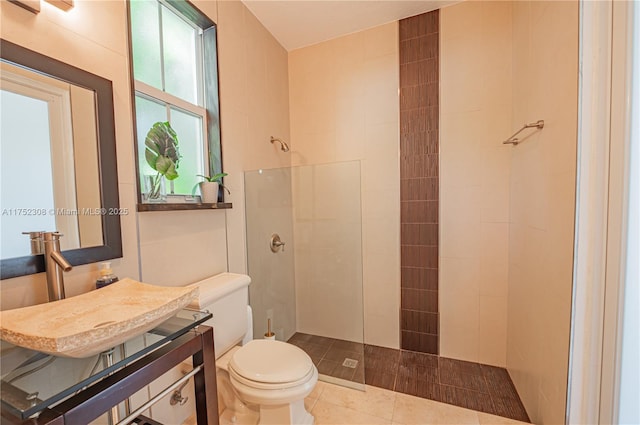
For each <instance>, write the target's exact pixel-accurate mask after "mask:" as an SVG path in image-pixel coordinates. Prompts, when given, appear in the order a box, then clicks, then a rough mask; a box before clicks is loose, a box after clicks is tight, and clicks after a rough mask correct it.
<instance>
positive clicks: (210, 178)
mask: <svg viewBox="0 0 640 425" xmlns="http://www.w3.org/2000/svg"><path fill="white" fill-rule="evenodd" d="M228 175H229V174H227V173H217V174H214V175H212V176H203V175H202V174H196V176H198V177H202V178H203V179H204V181H207V182H209V183H218V184H219V185H220V186H221V187H222V188H224V190H226V191H227V193H228V194H229V195H231V192H230V191H229V189H227V187H226V186H225V185H223V184H222V178H223V177H226V176H228ZM199 184H200V183H196V184H195V185H194V186H193V189H191V195H192V196H195V194H196V189H197V187H198V185H199Z"/></svg>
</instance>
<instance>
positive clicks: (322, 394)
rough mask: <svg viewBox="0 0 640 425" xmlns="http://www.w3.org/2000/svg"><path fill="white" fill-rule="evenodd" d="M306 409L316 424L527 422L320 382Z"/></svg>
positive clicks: (506, 424)
mask: <svg viewBox="0 0 640 425" xmlns="http://www.w3.org/2000/svg"><path fill="white" fill-rule="evenodd" d="M305 406H306V407H307V409H308V410H309V411H310V412H311V413H312V414H313V415H314V416H315V420H316V421H315V423H316V425H329V424H332V425H338V424H340V425H357V424H367V425H374V424H393V425H413V424H416V425H418V424H430V425H440V424H460V425H485V424H486V425H509V424H514V425H515V424H523V423H524V422H519V421H515V420H512V419H506V418H503V417H500V416H494V415H490V414H487V413H482V412H476V411H474V410H469V409H465V408H462V407H457V406H452V405H450V404H445V403H440V402H437V401H433V400H427V399H424V398H420V397H414V396H411V395H407V394H402V393H397V392H394V391H389V390H385V389H382V388H377V387H373V386H370V385H367V386H366V391H359V390H353V389H350V388H345V387H342V386H338V385H333V384H329V383H326V382H318V385H317V386H316V388H315V389H314V390H313V392H312V393H311V394H310V395H309V397H307V398H306V399H305Z"/></svg>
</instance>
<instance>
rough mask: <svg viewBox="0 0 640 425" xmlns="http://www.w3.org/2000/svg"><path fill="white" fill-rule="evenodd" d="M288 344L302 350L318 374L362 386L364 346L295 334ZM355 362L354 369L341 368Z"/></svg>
mask: <svg viewBox="0 0 640 425" xmlns="http://www.w3.org/2000/svg"><path fill="white" fill-rule="evenodd" d="M288 342H289V343H291V344H294V345H297V346H298V347H300V348H302V349H303V350H304V351H305V352H306V353H307V354H308V355H309V357H311V360H313V364H315V365H316V367H317V368H318V373H320V374H322V375H328V376H332V377H334V378H339V379H345V380H347V381H352V382H357V383H359V384H364V383H365V382H364V368H365V365H364V361H363V360H364V344H360V343H357V342H351V341H344V340H341V339H334V338H327V337H323V336H317V335H309V334H304V333H300V332H296V333H295V334H294V335H293V336H292V337H291V338H289V341H288ZM347 359H349V360H355V361H357V362H358V363H357V364H356V365H355V367H348V366H343V363H344V361H345V360H347Z"/></svg>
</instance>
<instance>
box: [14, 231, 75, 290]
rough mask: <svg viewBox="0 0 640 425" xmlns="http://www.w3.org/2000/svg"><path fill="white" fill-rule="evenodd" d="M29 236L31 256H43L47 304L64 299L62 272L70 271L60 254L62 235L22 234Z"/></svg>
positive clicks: (51, 233) (53, 233)
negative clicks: (47, 296)
mask: <svg viewBox="0 0 640 425" xmlns="http://www.w3.org/2000/svg"><path fill="white" fill-rule="evenodd" d="M22 234H24V235H29V239H30V241H31V255H39V254H43V251H44V268H45V271H46V273H47V291H48V293H49V302H51V301H58V300H62V299H64V298H65V295H64V278H63V276H62V272H63V271H64V272H68V271H69V270H71V269H72V266H71V264H69V262H68V261H67V259H66V258H64V257H63V256H62V253H61V252H60V238H61V237H62V234H60V233H58V232H40V231H38V232H22Z"/></svg>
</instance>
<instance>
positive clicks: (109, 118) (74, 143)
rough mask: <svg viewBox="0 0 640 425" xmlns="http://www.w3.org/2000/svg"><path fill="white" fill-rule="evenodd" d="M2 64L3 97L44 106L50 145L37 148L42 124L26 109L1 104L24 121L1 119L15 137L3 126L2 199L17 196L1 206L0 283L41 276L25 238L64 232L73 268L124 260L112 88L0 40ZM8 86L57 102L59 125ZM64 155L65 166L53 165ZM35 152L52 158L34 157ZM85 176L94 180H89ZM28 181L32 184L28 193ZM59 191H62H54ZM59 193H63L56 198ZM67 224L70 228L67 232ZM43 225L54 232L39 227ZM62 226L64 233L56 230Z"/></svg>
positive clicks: (65, 249) (36, 257)
mask: <svg viewBox="0 0 640 425" xmlns="http://www.w3.org/2000/svg"><path fill="white" fill-rule="evenodd" d="M0 65H1V66H2V69H0V77H2V87H1V88H2V95H3V96H5V95H6V96H7V97H12V96H13V98H15V99H17V100H16V102H17V103H16V104H18V103H19V102H20V99H23V100H25V102H27V103H28V102H30V101H33V102H32V103H38V102H40V103H42V104H43V105H45V106H43V108H44V111H45V112H44V114H43V116H44V120H43V121H42V126H43V127H45V128H46V130H45V131H44V133H46V137H45V141H49V140H50V145H47V146H45V147H44V148H40V149H36V148H34V147H33V146H32V141H31V138H30V137H29V135H30V134H31V133H29V132H30V131H31V128H32V127H37V126H38V125H40V124H39V122H37V121H35V120H36V116H35V113H32V112H31V111H32V109H28V108H27V109H24V110H21V111H24V112H20V113H18V112H15V111H17V110H18V108H17V107H16V108H13V107H11V108H7V107H6V106H7V103H5V101H6V98H4V97H3V110H6V111H10V112H11V113H16V114H21V115H15V119H9V118H8V117H7V116H4V113H3V119H6V120H7V121H6V123H7V124H8V123H13V124H14V125H13V126H14V128H15V129H14V132H13V133H5V131H7V132H8V131H9V130H8V129H6V128H5V127H11V126H10V125H6V126H5V125H4V124H5V123H3V126H2V131H3V134H2V140H3V142H2V143H3V144H2V149H3V152H2V155H1V157H2V162H3V164H2V171H3V175H2V180H3V181H4V183H2V186H3V190H2V192H3V193H4V192H10V191H11V190H12V189H15V190H14V192H15V196H14V198H13V200H7V199H5V198H3V199H2V200H0V202H1V203H2V205H0V209H1V211H0V213H2V219H3V222H2V232H1V238H2V249H1V250H0V256H1V257H2V258H1V259H0V279H9V278H13V277H18V276H24V275H29V274H35V273H41V272H44V271H45V262H44V255H42V254H40V255H24V254H25V253H24V252H23V249H27V250H29V247H30V241H29V237H28V236H26V235H24V236H23V235H22V232H30V231H54V230H58V231H61V232H62V233H65V232H68V233H69V238H68V239H67V240H68V243H67V245H66V246H65V245H63V246H62V254H63V255H64V257H65V258H66V259H67V260H68V261H69V262H70V263H71V264H72V265H81V264H89V263H94V262H98V261H102V260H108V259H114V258H120V257H122V235H121V226H120V215H121V214H123V213H129V211H124V212H123V211H122V210H121V209H120V203H119V195H118V172H117V163H116V144H115V123H114V105H113V86H112V82H111V81H109V80H107V79H104V78H102V77H99V76H97V75H94V74H91V73H89V72H87V71H84V70H82V69H79V68H76V67H74V66H71V65H69V64H66V63H63V62H60V61H58V60H56V59H53V58H50V57H48V56H45V55H42V54H40V53H37V52H34V51H32V50H29V49H26V48H24V47H21V46H19V45H17V44H14V43H12V42H9V41H6V40H0ZM49 81H50V82H49ZM59 86H62V88H60V87H59ZM13 87H23V88H24V87H26V89H25V92H24V93H31V92H34V93H41V92H42V93H46V94H45V97H46V96H49V93H53V95H52V97H53V98H56V96H57V97H59V98H60V99H62V101H61V102H59V103H61V104H62V105H63V106H61V107H60V108H59V109H60V111H62V112H60V113H59V114H58V115H60V116H62V118H60V119H58V118H52V117H54V115H52V112H51V109H52V107H51V106H49V107H47V106H46V105H47V102H46V101H40V100H41V99H38V96H39V95H38V94H36V95H34V96H30V95H29V94H26V95H25V94H23V93H22V92H21V91H20V90H22V89H17V90H14V89H13ZM65 87H66V88H65ZM83 99H84V100H83ZM53 103H55V101H52V103H51V104H53ZM65 105H66V106H65ZM72 105H75V106H76V108H75V110H71V106H72ZM78 105H80V106H79V107H78ZM67 106H68V107H67ZM47 108H48V109H47ZM65 108H66V109H68V110H65ZM47 111H48V112H47ZM87 111H88V112H87ZM7 113H9V112H7ZM58 115H55V117H57V116H58ZM23 120H24V121H23ZM56 120H57V121H56ZM84 121H86V122H84ZM34 122H35V123H34ZM56 122H57V124H56ZM21 123H22V124H21ZM25 124H26V125H25ZM58 133H59V134H62V137H60V139H61V140H63V143H66V145H64V146H66V147H63V148H59V146H58V145H57V144H56V143H58V142H56V143H54V134H58ZM61 151H62V152H63V153H64V155H62V156H64V159H63V160H60V159H59V158H58V155H60V152H61ZM40 153H42V154H46V155H49V156H47V157H45V158H44V159H43V158H36V155H39V154H40ZM27 161H28V162H27ZM38 164H40V165H42V166H39V165H38ZM10 167H13V168H11V170H14V171H15V173H18V172H19V171H21V170H26V171H25V172H24V174H23V175H17V176H16V175H14V172H12V171H8V170H9V168H10ZM43 168H44V172H43V173H42V174H41V177H39V178H33V174H34V173H36V172H38V170H40V169H43ZM47 168H48V169H47ZM87 170H88V171H87ZM87 173H88V174H87ZM89 174H90V175H91V177H87V175H89ZM42 176H44V177H42ZM47 176H48V178H47ZM28 180H30V181H32V185H31V186H29V184H28V183H29V182H28ZM33 182H35V184H34V183H33ZM42 186H44V187H48V188H49V190H50V191H51V192H53V193H51V194H50V195H49V194H48V193H46V190H45V191H44V194H34V191H40V190H41V187H42ZM60 187H63V188H66V189H61V190H59V188H60ZM16 188H17V189H16ZM57 192H65V193H66V194H64V195H62V198H60V196H59V195H60V194H59V193H57ZM38 193H39V192H38ZM2 196H4V194H3V195H2ZM49 198H51V199H49ZM46 199H49V201H47V202H49V203H48V204H46V202H45V200H46ZM60 199H62V200H63V201H60ZM85 199H86V200H85ZM65 200H66V201H65ZM23 201H24V205H22V203H23ZM65 202H70V203H71V204H66V203H65ZM45 204H46V205H45ZM131 213H133V212H131ZM18 216H33V217H38V216H40V217H41V218H42V217H45V216H49V217H50V216H54V218H53V221H51V220H52V219H51V218H48V220H49V221H48V223H53V224H49V225H46V224H42V223H44V222H43V221H33V222H29V221H20V222H17V221H10V220H9V219H10V218H16V217H18ZM60 217H61V218H60ZM59 218H60V219H59ZM5 219H6V220H5ZM64 220H66V222H67V223H71V224H70V225H69V226H67V225H66V224H64ZM17 223H19V224H17ZM24 223H27V224H24ZM31 223H34V224H31ZM60 223H62V224H60ZM74 223H75V224H74ZM45 226H46V227H50V226H53V227H55V228H43V227H45ZM61 226H62V227H67V228H62V229H61V228H60V227H61ZM18 235H19V236H18ZM5 238H13V242H11V243H9V242H7V243H5V242H6V241H5ZM20 238H24V241H22V240H21V239H20ZM63 239H64V238H63ZM23 244H24V247H23ZM14 248H15V249H14ZM27 252H28V251H27Z"/></svg>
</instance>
